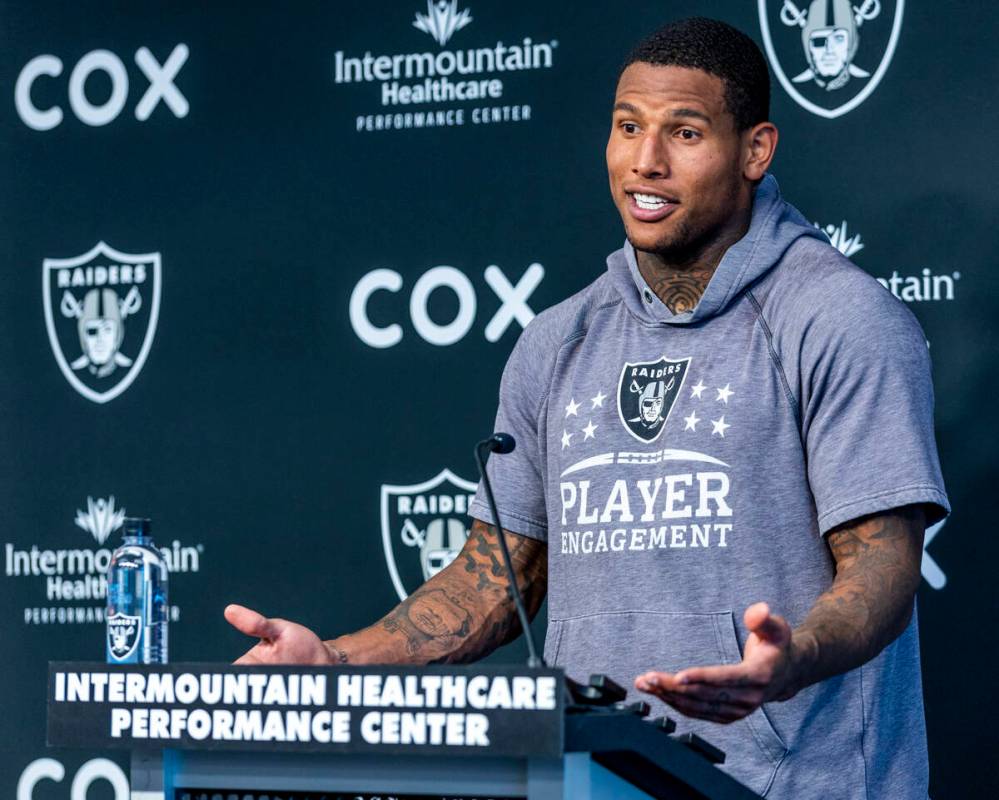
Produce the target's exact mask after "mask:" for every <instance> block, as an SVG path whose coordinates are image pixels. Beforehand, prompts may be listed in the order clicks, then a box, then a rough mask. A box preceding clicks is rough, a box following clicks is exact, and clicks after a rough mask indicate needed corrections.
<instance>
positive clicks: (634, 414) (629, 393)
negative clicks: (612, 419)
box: [617, 356, 690, 442]
mask: <svg viewBox="0 0 999 800" xmlns="http://www.w3.org/2000/svg"><path fill="white" fill-rule="evenodd" d="M689 366H690V359H689V358H684V359H680V360H678V361H677V360H671V359H669V358H666V356H663V357H662V358H660V359H659V360H658V361H639V362H635V363H632V362H625V365H624V368H623V369H622V370H621V378H620V380H619V381H618V390H617V401H618V404H617V410H618V416H619V417H620V419H621V422H622V424H623V425H624V427H625V428H626V429H627V430H628V432H629V433H630V434H631V435H632V436H634V437H635V438H636V439H638V440H640V441H643V442H653V441H655V440H656V439H658V438H659V434H660V433H662V431H663V427H664V426H665V424H666V419H667V417H669V414H670V411H672V410H673V404H674V402H676V398H677V397H678V396H679V394H680V388H681V387H682V386H683V379H684V378H685V377H686V375H687V368H688V367H689Z"/></svg>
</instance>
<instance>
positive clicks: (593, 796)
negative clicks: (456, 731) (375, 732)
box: [133, 751, 652, 800]
mask: <svg viewBox="0 0 999 800" xmlns="http://www.w3.org/2000/svg"><path fill="white" fill-rule="evenodd" d="M163 763H164V772H163V774H164V776H165V786H164V791H163V798H164V800H216V798H218V800H264V798H267V800H340V798H343V800H372V799H373V798H378V799H379V800H445V798H446V799H447V800H598V799H599V800H603V799H604V798H615V800H649V799H650V798H652V795H649V794H646V793H645V792H643V791H641V790H640V789H638V788H636V787H635V786H632V785H631V784H629V783H628V782H627V781H626V780H624V779H623V778H621V777H619V776H618V775H615V774H614V773H613V772H611V771H610V770H608V769H606V768H605V767H603V766H601V765H600V764H598V763H597V762H596V761H594V760H593V759H592V758H591V755H590V754H589V753H567V754H566V755H565V756H564V757H563V758H561V759H531V758H526V759H524V758H521V759H515V758H488V757H463V758H433V759H428V758H425V757H420V756H396V757H393V758H391V759H388V758H384V757H381V756H341V757H338V758H330V757H327V756H315V755H311V754H288V753H282V754H273V755H266V754H260V753H255V754H252V755H251V754H232V753H227V754H224V755H222V754H218V753H205V752H181V751H167V752H166V753H165V754H164V762H163ZM135 783H136V781H135V778H134V777H133V786H135ZM154 796H155V794H154V792H148V793H147V796H146V798H144V799H143V800H153V799H154Z"/></svg>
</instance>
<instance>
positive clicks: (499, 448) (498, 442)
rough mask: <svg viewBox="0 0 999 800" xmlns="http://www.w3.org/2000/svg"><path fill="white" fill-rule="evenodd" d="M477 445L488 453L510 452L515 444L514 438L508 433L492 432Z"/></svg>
mask: <svg viewBox="0 0 999 800" xmlns="http://www.w3.org/2000/svg"><path fill="white" fill-rule="evenodd" d="M477 446H478V447H481V448H482V449H483V450H488V451H489V452H490V453H500V454H503V453H512V452H513V449H514V448H515V447H516V446H517V442H516V440H515V439H514V438H513V437H512V436H511V435H510V434H509V433H498V432H497V433H494V434H493V435H492V436H490V437H489V438H488V439H483V440H482V441H481V442H479V444H478V445H477Z"/></svg>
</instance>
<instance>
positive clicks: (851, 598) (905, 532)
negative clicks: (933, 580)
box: [793, 506, 924, 688]
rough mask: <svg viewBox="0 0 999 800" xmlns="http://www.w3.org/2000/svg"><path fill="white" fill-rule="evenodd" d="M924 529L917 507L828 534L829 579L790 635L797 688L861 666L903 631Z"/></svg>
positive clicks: (916, 577) (915, 585)
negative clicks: (796, 661) (832, 567)
mask: <svg viewBox="0 0 999 800" xmlns="http://www.w3.org/2000/svg"><path fill="white" fill-rule="evenodd" d="M923 527H924V515H923V511H922V508H921V507H920V506H906V507H904V508H900V509H896V510H894V511H893V512H890V513H886V514H878V515H875V516H871V517H867V518H864V519H861V520H857V521H854V522H851V523H849V524H847V525H844V526H841V527H839V528H837V529H834V530H833V531H831V532H830V533H829V534H828V536H827V542H828V544H829V549H830V550H831V551H832V554H833V558H834V559H835V561H836V577H835V579H834V580H833V584H832V586H831V587H830V588H829V590H828V591H826V592H825V593H824V594H822V595H821V596H820V597H819V598H818V600H817V601H816V602H815V605H814V606H813V607H812V610H811V611H810V612H809V614H808V617H807V618H806V619H805V621H804V623H803V624H802V625H801V626H800V627H798V628H796V629H795V631H794V639H793V641H794V647H795V650H796V652H797V656H798V659H799V665H800V667H801V669H800V670H799V672H800V673H801V675H802V682H801V686H807V685H809V684H811V683H815V682H817V681H820V680H823V679H825V678H828V677H830V676H832V675H838V674H840V673H842V672H846V671H847V670H850V669H853V668H855V667H858V666H860V665H861V664H863V663H865V662H866V661H868V660H870V659H871V658H873V657H874V656H876V655H877V654H878V653H880V652H881V650H882V649H883V648H884V647H885V646H887V645H888V644H890V643H891V642H892V641H894V640H895V639H896V638H897V637H898V636H899V635H900V634H901V633H902V631H904V630H905V627H906V625H908V624H909V620H910V618H911V616H912V603H913V597H914V595H915V593H916V589H917V588H918V587H919V580H920V563H921V559H922V552H923V548H922V542H923ZM799 688H800V687H799Z"/></svg>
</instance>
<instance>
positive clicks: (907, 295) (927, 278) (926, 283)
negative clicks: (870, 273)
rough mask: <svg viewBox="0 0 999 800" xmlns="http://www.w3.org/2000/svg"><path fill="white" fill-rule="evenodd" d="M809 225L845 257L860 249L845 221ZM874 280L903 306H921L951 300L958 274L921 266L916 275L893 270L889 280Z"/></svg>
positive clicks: (856, 234) (876, 278)
mask: <svg viewBox="0 0 999 800" xmlns="http://www.w3.org/2000/svg"><path fill="white" fill-rule="evenodd" d="M813 224H814V225H815V227H816V228H818V229H819V230H821V231H822V232H823V233H824V234H825V235H826V236H828V237H829V242H830V244H832V246H833V247H835V248H836V249H837V250H839V251H840V252H841V253H842V254H843V255H845V256H846V257H847V258H850V257H852V256H853V255H855V254H856V253H859V252H860V251H861V250H863V249H864V244H863V242H861V240H860V234H859V233H853V234H851V233H849V228H848V226H847V222H846V220H843V221H842V222H841V223H840V224H839V225H820V224H819V223H818V222H815V223H813ZM875 280H877V282H878V283H880V284H881V285H882V286H884V287H885V288H886V289H887V290H888V291H890V292H891V293H892V294H893V295H895V297H897V298H898V299H899V300H902V301H904V302H906V303H924V302H927V301H933V300H953V299H954V297H955V291H956V288H957V282H958V281H959V280H961V273H960V272H958V271H954V272H951V273H947V272H934V270H932V269H930V268H929V267H923V269H922V270H920V271H919V274H918V275H902V274H899V271H898V270H897V269H894V270H892V273H891V275H890V276H889V277H887V278H878V277H875Z"/></svg>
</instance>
